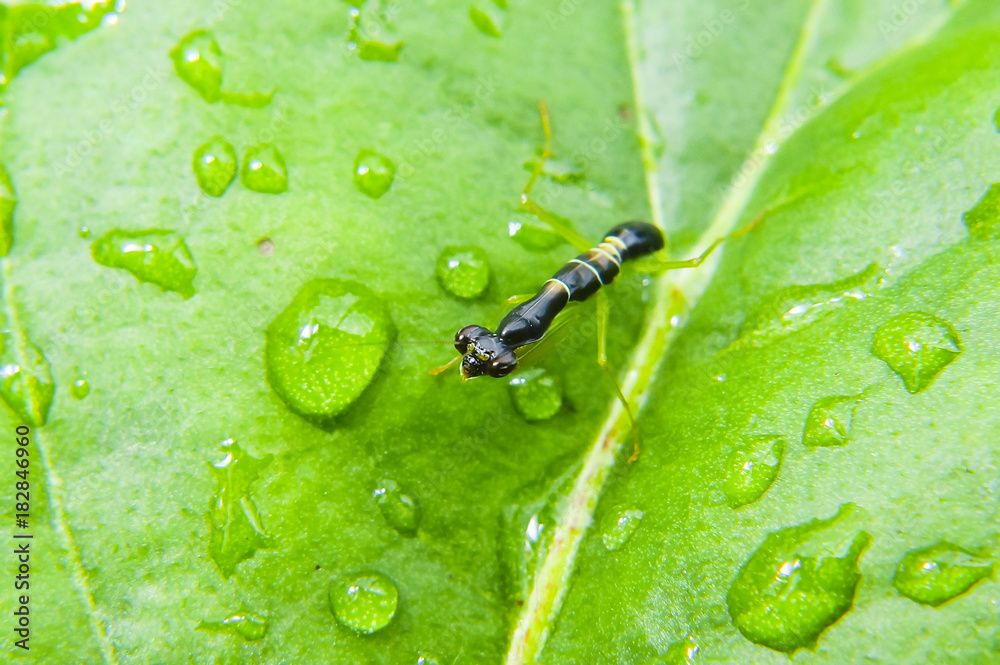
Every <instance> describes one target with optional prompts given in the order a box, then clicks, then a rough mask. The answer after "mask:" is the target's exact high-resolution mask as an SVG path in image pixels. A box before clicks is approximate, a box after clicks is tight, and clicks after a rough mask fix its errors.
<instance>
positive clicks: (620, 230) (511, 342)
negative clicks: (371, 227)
mask: <svg viewBox="0 0 1000 665" xmlns="http://www.w3.org/2000/svg"><path fill="white" fill-rule="evenodd" d="M663 244H664V241H663V233H662V232H661V231H660V229H658V228H657V227H655V226H654V225H652V224H648V223H646V222H625V223H624V224H619V225H618V226H616V227H614V228H613V229H611V230H610V231H608V233H607V235H606V236H605V238H604V240H603V241H602V242H601V243H599V244H598V245H597V246H596V247H594V248H593V249H591V250H590V251H588V252H585V253H583V254H581V255H579V256H578V257H576V258H575V259H571V260H570V261H569V262H568V263H566V265H564V266H563V267H562V268H560V269H559V270H558V272H556V274H555V275H553V276H552V278H551V279H549V280H548V281H546V282H545V284H544V285H543V286H542V288H541V290H540V291H539V292H538V294H537V295H535V296H534V297H533V298H531V299H530V300H528V301H526V302H524V303H521V304H520V305H518V306H517V307H515V308H514V309H512V310H510V311H509V312H508V313H507V314H506V316H504V317H503V319H501V320H500V324H499V325H498V326H497V330H496V332H495V333H494V332H490V331H489V330H488V329H486V328H483V327H482V326H466V327H464V328H462V329H461V330H459V331H458V333H457V334H456V335H455V348H456V349H458V352H459V353H461V354H462V356H463V357H462V373H463V374H464V375H465V376H468V377H473V376H482V375H484V374H485V375H488V376H493V377H496V378H499V377H502V376H506V375H507V374H509V373H510V372H512V371H513V370H514V369H515V368H516V367H517V355H516V353H515V351H516V350H517V349H519V348H520V347H522V346H525V345H527V344H532V343H534V342H537V341H539V340H540V339H542V337H544V336H545V333H546V332H547V331H548V329H549V326H551V325H552V322H553V321H554V320H555V318H556V316H557V315H558V314H559V312H561V311H562V309H563V308H564V307H565V306H566V305H567V303H569V302H571V301H583V300H586V299H587V298H589V297H591V296H592V295H594V294H595V293H597V291H598V290H600V288H601V287H602V286H604V285H606V284H610V283H611V282H612V281H614V279H615V277H617V276H618V273H619V272H620V271H621V265H622V263H624V262H625V261H628V260H634V259H637V258H639V257H641V256H646V255H647V254H651V253H653V252H655V251H658V250H660V249H663Z"/></svg>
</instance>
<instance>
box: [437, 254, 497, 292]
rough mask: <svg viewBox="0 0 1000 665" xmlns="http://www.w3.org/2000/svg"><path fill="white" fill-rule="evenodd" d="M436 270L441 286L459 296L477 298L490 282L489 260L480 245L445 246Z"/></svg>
mask: <svg viewBox="0 0 1000 665" xmlns="http://www.w3.org/2000/svg"><path fill="white" fill-rule="evenodd" d="M436 272H437V279H438V283H439V284H441V288H443V289H444V290H445V291H447V292H448V293H451V294H452V295H454V296H458V297H459V298H467V299H468V298H478V297H479V296H481V295H483V292H485V291H486V287H487V286H489V284H490V261H489V258H488V257H487V256H486V252H485V251H483V249H482V248H480V247H445V248H444V251H442V252H441V255H440V256H439V257H438V260H437V271H436Z"/></svg>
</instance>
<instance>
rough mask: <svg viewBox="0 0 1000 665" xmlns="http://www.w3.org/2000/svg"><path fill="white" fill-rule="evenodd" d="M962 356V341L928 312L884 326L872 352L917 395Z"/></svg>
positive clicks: (880, 329) (909, 316) (947, 325)
mask: <svg viewBox="0 0 1000 665" xmlns="http://www.w3.org/2000/svg"><path fill="white" fill-rule="evenodd" d="M961 352H962V341H961V340H960V339H959V337H958V333H957V332H955V329H954V328H953V327H952V325H951V324H950V323H948V322H947V321H945V320H944V319H942V318H940V317H938V316H934V315H933V314H928V313H926V312H907V313H905V314H900V315H899V316H895V317H893V318H891V319H889V320H888V321H886V322H885V323H883V324H882V325H881V326H879V327H878V330H876V331H875V345H874V348H873V349H872V353H874V354H875V357H876V358H879V359H880V360H883V361H885V363H886V364H887V365H889V367H891V368H892V370H893V371H894V372H896V374H898V375H899V378H901V379H903V383H904V384H906V389H907V390H909V391H910V392H911V393H914V394H916V393H919V392H921V391H923V390H926V389H927V387H928V386H930V385H931V382H932V381H933V380H934V377H936V376H937V375H938V374H940V373H941V371H942V370H944V368H945V367H947V366H948V365H950V364H951V363H953V362H955V360H957V359H958V356H959V354H960V353H961Z"/></svg>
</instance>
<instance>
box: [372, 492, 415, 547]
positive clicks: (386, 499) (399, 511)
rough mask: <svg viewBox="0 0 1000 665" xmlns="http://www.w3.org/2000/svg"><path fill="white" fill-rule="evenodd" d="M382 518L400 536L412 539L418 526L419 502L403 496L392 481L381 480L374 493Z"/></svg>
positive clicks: (406, 495)
mask: <svg viewBox="0 0 1000 665" xmlns="http://www.w3.org/2000/svg"><path fill="white" fill-rule="evenodd" d="M374 496H375V501H376V503H378V507H379V510H381V511H382V517H384V518H385V521H386V522H387V523H388V524H389V526H391V527H392V528H393V529H395V530H396V531H398V532H399V533H400V535H403V536H407V537H409V538H412V537H413V536H415V535H417V528H418V527H419V526H420V502H419V501H418V500H417V499H416V498H414V497H412V496H410V495H409V494H403V492H402V490H400V489H399V485H397V484H396V483H395V482H394V481H392V480H383V481H382V482H381V483H379V487H378V489H376V490H375V492H374Z"/></svg>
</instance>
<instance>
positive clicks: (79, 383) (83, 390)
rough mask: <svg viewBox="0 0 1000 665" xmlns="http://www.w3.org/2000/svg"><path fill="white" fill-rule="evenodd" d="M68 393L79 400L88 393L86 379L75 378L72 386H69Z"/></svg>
mask: <svg viewBox="0 0 1000 665" xmlns="http://www.w3.org/2000/svg"><path fill="white" fill-rule="evenodd" d="M70 394H72V395H73V399H77V400H81V399H84V398H85V397H86V396H87V395H89V394H90V384H89V383H87V379H77V380H76V381H74V382H73V387H72V388H70Z"/></svg>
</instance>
